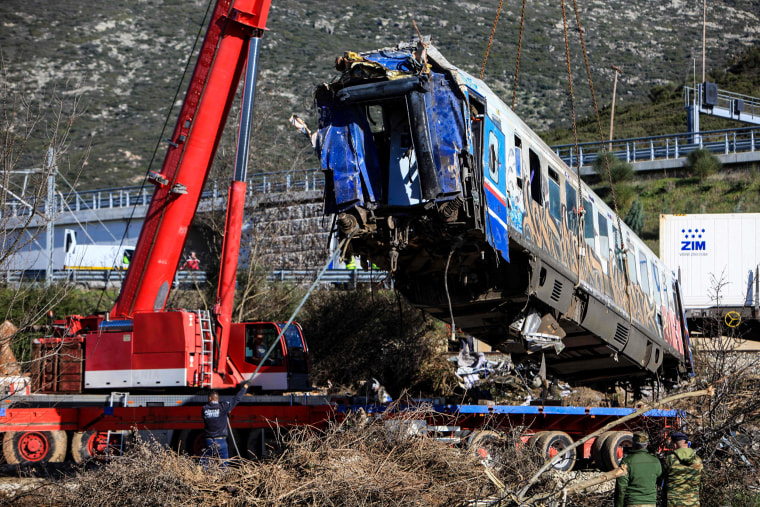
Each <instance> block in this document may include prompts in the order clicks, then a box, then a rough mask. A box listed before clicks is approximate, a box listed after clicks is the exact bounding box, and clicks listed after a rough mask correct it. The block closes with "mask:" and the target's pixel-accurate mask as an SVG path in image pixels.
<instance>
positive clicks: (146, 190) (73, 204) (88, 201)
mask: <svg viewBox="0 0 760 507" xmlns="http://www.w3.org/2000/svg"><path fill="white" fill-rule="evenodd" d="M247 185H248V186H247V191H248V195H249V196H250V197H253V196H255V195H261V194H275V193H285V192H307V191H312V190H322V189H323V188H324V176H323V174H322V172H321V171H318V170H310V171H305V172H292V173H285V172H282V173H260V174H256V175H254V176H252V177H251V178H249V179H248V181H247ZM208 186H209V188H208V189H207V190H205V191H203V193H202V194H201V199H217V198H220V197H222V198H223V197H226V195H227V187H226V186H225V187H220V185H218V184H217V182H215V181H213V182H210V183H209V185H208ZM152 197H153V187H152V186H142V187H141V186H132V187H118V188H103V189H98V190H83V191H81V192H69V193H58V194H57V195H56V196H55V204H54V207H53V213H63V212H67V211H83V210H100V209H110V208H127V207H130V206H147V205H148V204H150V200H151V198H152ZM33 210H35V211H37V212H39V213H42V214H44V213H45V211H44V210H45V202H44V199H39V200H35V199H33V198H28V199H25V200H24V201H21V200H18V199H8V201H7V203H6V206H5V209H4V210H1V211H2V212H3V214H4V215H5V216H8V215H10V216H27V215H29V214H30V213H32V212H33Z"/></svg>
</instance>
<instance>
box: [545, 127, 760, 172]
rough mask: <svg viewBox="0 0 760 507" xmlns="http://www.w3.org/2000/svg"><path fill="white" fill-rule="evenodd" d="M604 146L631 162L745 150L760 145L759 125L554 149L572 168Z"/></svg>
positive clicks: (590, 160) (588, 162)
mask: <svg viewBox="0 0 760 507" xmlns="http://www.w3.org/2000/svg"><path fill="white" fill-rule="evenodd" d="M602 145H605V147H606V148H607V152H608V153H610V152H611V153H613V154H614V155H615V156H617V158H619V159H620V160H625V161H626V162H629V163H631V164H635V163H637V162H651V161H655V160H669V159H677V158H682V157H686V156H688V154H689V153H691V152H692V151H694V150H697V149H700V148H704V149H707V150H710V151H711V152H713V153H716V154H729V153H746V152H754V151H757V150H758V148H760V127H748V128H741V129H727V130H711V131H707V132H687V133H681V134H671V135H666V136H653V137H639V138H634V139H617V140H613V141H612V142H603V143H602V142H593V143H580V144H579V145H578V150H576V148H575V145H574V144H563V145H559V146H553V147H552V150H553V151H554V153H556V154H557V155H558V156H559V157H560V158H561V159H562V160H563V161H564V162H565V163H566V164H568V165H569V166H570V167H577V166H578V162H579V161H580V165H581V167H583V166H588V165H593V164H594V162H596V159H597V158H598V154H599V152H601V151H602ZM634 169H635V167H634Z"/></svg>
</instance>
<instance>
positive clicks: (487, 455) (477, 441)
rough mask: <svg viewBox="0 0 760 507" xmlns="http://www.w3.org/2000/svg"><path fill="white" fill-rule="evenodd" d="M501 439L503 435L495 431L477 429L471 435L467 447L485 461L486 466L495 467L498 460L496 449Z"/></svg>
mask: <svg viewBox="0 0 760 507" xmlns="http://www.w3.org/2000/svg"><path fill="white" fill-rule="evenodd" d="M501 440H502V437H501V435H499V433H497V432H495V431H491V430H482V431H476V432H474V433H473V434H472V435H471V436H470V439H469V443H468V446H467V447H468V448H469V450H470V452H471V453H473V454H474V455H475V457H477V458H478V459H480V460H481V461H483V463H485V464H486V466H488V467H493V466H494V465H496V463H497V461H498V460H497V458H498V456H497V454H496V453H495V452H494V451H495V450H496V447H497V446H498V445H499V442H501Z"/></svg>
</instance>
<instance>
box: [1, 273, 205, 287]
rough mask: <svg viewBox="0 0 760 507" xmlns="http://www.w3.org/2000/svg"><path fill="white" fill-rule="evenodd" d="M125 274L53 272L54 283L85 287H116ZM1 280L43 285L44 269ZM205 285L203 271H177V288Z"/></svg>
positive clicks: (10, 274) (5, 277) (12, 274)
mask: <svg viewBox="0 0 760 507" xmlns="http://www.w3.org/2000/svg"><path fill="white" fill-rule="evenodd" d="M126 274H127V271H126V270H121V269H60V270H54V271H53V280H52V281H53V282H54V283H71V284H74V285H82V286H86V287H96V286H100V287H103V286H106V287H111V286H114V287H118V286H120V285H121V282H122V281H123V280H124V276H125V275H126ZM2 280H3V281H4V282H5V283H7V284H11V285H18V284H20V283H22V282H23V283H45V282H47V280H46V279H45V270H44V269H27V270H5V271H3V272H2ZM205 283H206V272H205V271H185V270H182V271H177V274H176V276H175V277H174V284H175V286H176V285H179V286H186V285H187V286H195V285H203V284H205Z"/></svg>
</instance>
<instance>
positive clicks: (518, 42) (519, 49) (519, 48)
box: [512, 0, 525, 111]
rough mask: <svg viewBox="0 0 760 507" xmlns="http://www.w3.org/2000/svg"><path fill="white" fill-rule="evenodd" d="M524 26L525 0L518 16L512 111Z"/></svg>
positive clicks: (515, 97) (515, 94) (513, 108)
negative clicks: (518, 30) (518, 28)
mask: <svg viewBox="0 0 760 507" xmlns="http://www.w3.org/2000/svg"><path fill="white" fill-rule="evenodd" d="M524 26H525V0H523V3H522V14H520V35H519V36H518V38H517V61H516V62H515V82H514V84H513V85H512V111H514V110H515V101H516V100H517V76H518V75H519V74H520V52H521V51H522V38H523V27H524Z"/></svg>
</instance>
